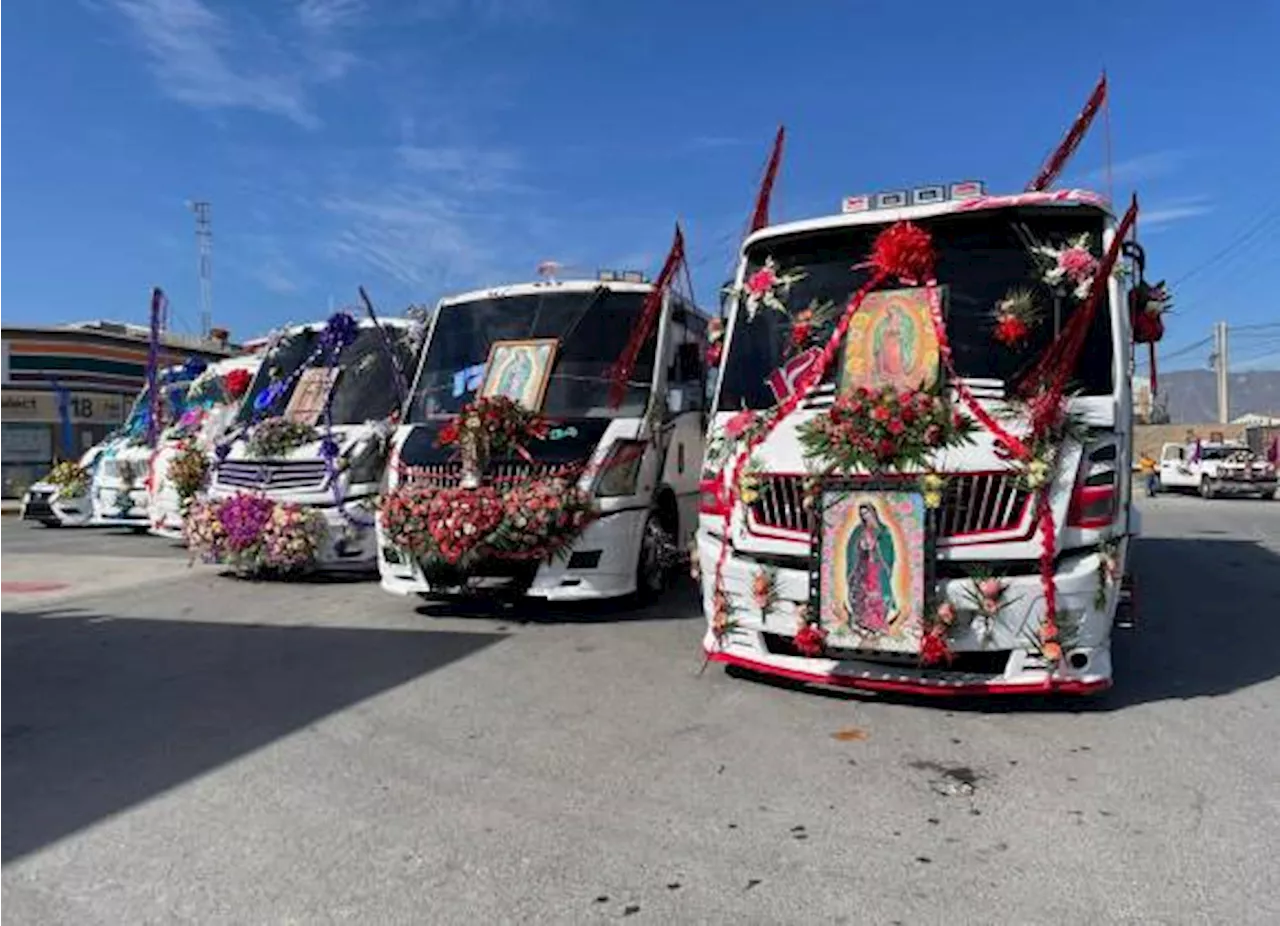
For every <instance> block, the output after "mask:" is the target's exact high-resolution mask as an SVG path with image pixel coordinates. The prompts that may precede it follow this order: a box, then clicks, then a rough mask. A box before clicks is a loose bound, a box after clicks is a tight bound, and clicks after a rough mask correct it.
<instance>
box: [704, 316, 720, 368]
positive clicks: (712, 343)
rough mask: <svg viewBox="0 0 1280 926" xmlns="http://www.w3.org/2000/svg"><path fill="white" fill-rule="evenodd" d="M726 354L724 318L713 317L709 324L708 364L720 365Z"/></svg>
mask: <svg viewBox="0 0 1280 926" xmlns="http://www.w3.org/2000/svg"><path fill="white" fill-rule="evenodd" d="M723 354H724V319H721V318H713V319H711V321H710V323H709V324H708V325H707V366H709V367H713V368H714V367H718V366H720V358H721V356H722V355H723Z"/></svg>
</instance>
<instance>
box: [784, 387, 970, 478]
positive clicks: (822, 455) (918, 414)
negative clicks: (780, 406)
mask: <svg viewBox="0 0 1280 926" xmlns="http://www.w3.org/2000/svg"><path fill="white" fill-rule="evenodd" d="M972 432H973V422H972V421H971V420H970V419H969V418H968V417H967V416H965V415H963V414H961V413H960V412H959V411H953V410H952V409H951V407H950V406H949V405H948V403H947V402H946V401H945V400H944V399H943V398H942V397H941V396H939V395H936V394H933V393H930V392H924V391H918V390H912V391H905V392H899V391H898V390H897V389H895V388H893V387H892V386H886V387H885V388H883V389H881V390H880V391H878V392H873V391H872V390H870V389H868V388H866V387H859V388H858V389H856V390H854V391H852V392H849V393H845V394H844V395H841V396H840V397H839V398H838V399H836V401H835V404H833V405H832V407H831V408H830V409H829V410H828V411H827V413H826V414H825V415H819V416H817V417H815V418H813V419H811V420H810V421H807V422H805V423H804V424H803V425H801V426H800V428H799V434H800V444H801V447H802V448H803V449H804V453H805V455H806V456H807V457H809V458H810V459H813V460H816V461H819V462H821V463H822V464H824V465H825V466H826V468H827V471H828V472H831V471H839V472H845V473H848V472H851V471H853V470H858V469H865V470H867V471H869V472H883V471H886V470H898V471H904V470H908V469H916V468H921V467H924V466H925V465H926V464H927V463H928V460H929V457H930V455H931V454H932V453H933V451H935V450H941V449H944V448H947V447H956V446H961V445H963V444H965V443H968V442H969V440H970V439H971V434H972Z"/></svg>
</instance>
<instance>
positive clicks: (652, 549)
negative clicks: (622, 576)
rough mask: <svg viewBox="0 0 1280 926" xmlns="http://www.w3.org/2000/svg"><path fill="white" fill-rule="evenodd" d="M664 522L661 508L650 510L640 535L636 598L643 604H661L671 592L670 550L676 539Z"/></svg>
mask: <svg viewBox="0 0 1280 926" xmlns="http://www.w3.org/2000/svg"><path fill="white" fill-rule="evenodd" d="M664 520H665V519H664V518H663V517H662V515H661V513H660V512H659V511H658V509H656V508H655V509H652V510H650V512H649V516H648V517H647V518H645V522H644V530H643V532H642V533H641V535H640V553H639V555H638V556H637V557H636V598H637V599H638V600H639V601H640V603H641V604H650V603H652V602H654V601H657V600H658V598H660V597H661V596H662V593H663V592H664V591H666V590H667V582H668V579H669V577H670V574H671V569H670V565H669V563H668V562H667V560H668V558H669V553H668V551H669V550H670V549H671V547H672V545H674V543H675V538H674V537H673V536H672V534H671V532H670V531H669V530H667V528H666V526H665V525H664V524H663V521H664Z"/></svg>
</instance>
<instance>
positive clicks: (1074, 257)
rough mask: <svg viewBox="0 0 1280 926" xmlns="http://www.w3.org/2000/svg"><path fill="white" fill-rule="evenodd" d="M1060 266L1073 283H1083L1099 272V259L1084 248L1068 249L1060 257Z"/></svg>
mask: <svg viewBox="0 0 1280 926" xmlns="http://www.w3.org/2000/svg"><path fill="white" fill-rule="evenodd" d="M1058 266H1059V267H1061V268H1062V272H1063V273H1065V274H1066V275H1067V276H1068V277H1069V278H1070V279H1071V280H1072V281H1073V282H1076V283H1083V282H1084V281H1085V280H1087V279H1089V278H1090V277H1091V276H1093V275H1094V273H1096V272H1097V270H1098V259H1097V258H1096V257H1094V256H1093V255H1092V254H1090V253H1089V252H1088V251H1086V250H1085V249H1084V248H1067V249H1066V250H1065V251H1063V252H1062V254H1061V255H1059V257H1058Z"/></svg>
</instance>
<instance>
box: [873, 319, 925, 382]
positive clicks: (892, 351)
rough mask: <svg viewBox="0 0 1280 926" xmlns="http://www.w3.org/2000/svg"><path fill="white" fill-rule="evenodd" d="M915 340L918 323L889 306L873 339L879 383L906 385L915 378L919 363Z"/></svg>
mask: <svg viewBox="0 0 1280 926" xmlns="http://www.w3.org/2000/svg"><path fill="white" fill-rule="evenodd" d="M916 340H917V339H916V326H915V322H914V321H913V320H912V319H911V318H910V317H909V316H908V315H907V314H906V313H905V312H903V311H902V309H900V308H899V307H898V306H896V305H892V304H890V306H889V308H888V310H887V311H886V312H885V314H884V317H883V318H882V319H881V320H880V324H878V325H877V326H876V330H875V334H874V335H872V345H873V348H874V350H875V356H876V374H877V378H878V379H879V380H880V382H882V383H886V384H889V383H892V384H894V385H904V384H906V383H907V382H908V380H910V379H914V378H915V374H916V372H917V370H916V367H917V366H918V361H919V358H918V357H917V356H916V355H917V349H916V347H917V345H916Z"/></svg>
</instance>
